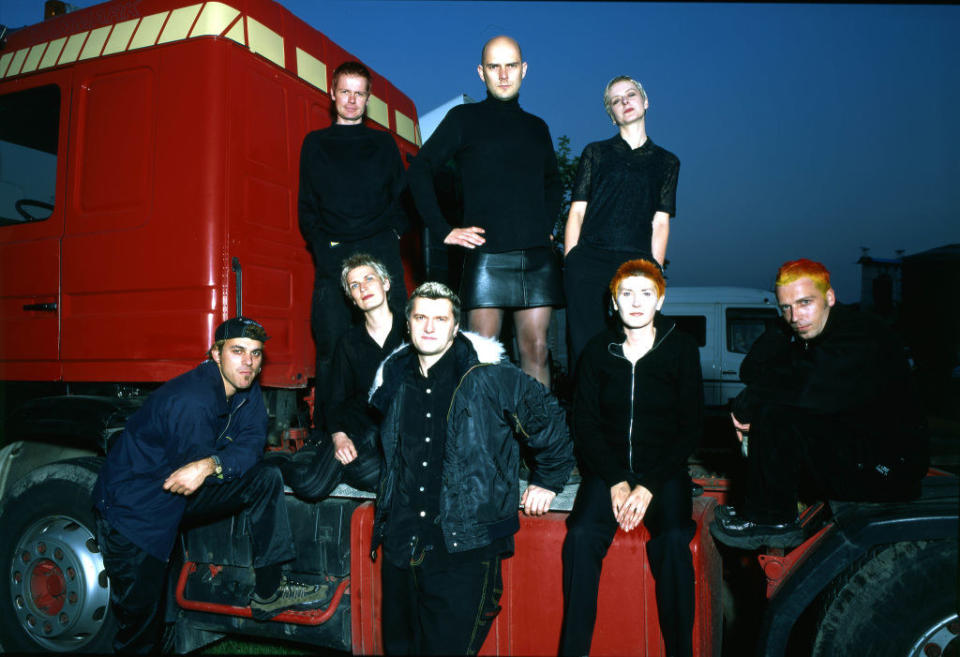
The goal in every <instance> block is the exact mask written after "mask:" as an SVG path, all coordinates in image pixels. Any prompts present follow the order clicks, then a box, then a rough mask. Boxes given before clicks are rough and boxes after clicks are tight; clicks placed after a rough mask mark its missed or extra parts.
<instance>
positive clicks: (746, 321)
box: [727, 308, 778, 354]
mask: <svg viewBox="0 0 960 657" xmlns="http://www.w3.org/2000/svg"><path fill="white" fill-rule="evenodd" d="M777 321H778V315H777V311H776V310H774V309H773V308H769V309H767V308H727V351H730V352H733V353H735V354H745V353H747V352H748V351H750V347H752V346H753V343H754V342H755V341H756V340H757V338H759V337H760V335H761V334H762V333H763V332H764V331H766V330H767V328H768V327H770V326H772V325H773V324H774V323H775V322H777Z"/></svg>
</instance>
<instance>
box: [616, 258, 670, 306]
mask: <svg viewBox="0 0 960 657" xmlns="http://www.w3.org/2000/svg"><path fill="white" fill-rule="evenodd" d="M631 276H643V277H644V278H649V279H650V280H651V281H653V284H654V285H655V286H656V288H657V296H658V297H662V296H663V291H664V290H666V289H667V282H666V281H665V280H663V274H662V273H661V272H660V267H658V266H657V265H656V264H654V263H652V262H650V261H649V260H644V259H642V258H638V259H636V260H627V261H626V262H625V263H623V264H622V265H620V267H619V269H617V273H616V274H614V275H613V278H611V279H610V294H611V295H612V296H613V298H614V299H616V298H617V292H618V291H619V290H620V284H621V283H623V279H625V278H630V277H631Z"/></svg>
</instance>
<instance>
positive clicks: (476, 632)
mask: <svg viewBox="0 0 960 657" xmlns="http://www.w3.org/2000/svg"><path fill="white" fill-rule="evenodd" d="M500 561H501V560H500V557H499V556H496V557H490V558H486V559H477V560H467V561H458V562H456V563H455V564H450V565H444V566H439V567H434V566H431V565H430V562H429V559H428V560H427V561H426V562H421V563H420V564H417V565H413V564H411V565H409V566H406V567H403V568H398V567H396V566H394V565H392V564H390V563H389V562H387V561H384V562H383V570H382V582H383V596H382V601H383V609H382V619H383V644H384V650H385V652H386V653H387V654H388V655H475V654H476V653H477V652H478V651H479V650H480V647H481V646H482V645H483V642H484V640H485V639H486V637H487V633H488V632H489V631H490V626H491V625H492V624H493V620H494V619H495V618H496V616H497V614H498V613H499V612H500V605H499V602H500V596H501V595H502V594H503V579H502V575H501V571H500Z"/></svg>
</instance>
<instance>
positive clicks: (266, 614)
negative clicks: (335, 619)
mask: <svg viewBox="0 0 960 657" xmlns="http://www.w3.org/2000/svg"><path fill="white" fill-rule="evenodd" d="M327 588H328V587H327V586H326V585H320V584H302V583H300V582H294V581H292V580H289V579H287V578H286V577H284V578H283V579H282V580H280V586H278V587H277V590H276V591H274V592H273V595H271V596H270V597H269V598H261V597H260V596H259V595H257V594H256V593H254V594H253V595H251V596H250V611H252V612H253V618H254V620H258V621H266V620H270V619H271V618H273V617H274V616H276V615H277V614H279V613H281V612H284V611H290V610H293V611H308V610H310V609H313V608H316V607H318V606H320V604H321V603H322V602H323V601H324V600H326V599H327V593H328V591H327Z"/></svg>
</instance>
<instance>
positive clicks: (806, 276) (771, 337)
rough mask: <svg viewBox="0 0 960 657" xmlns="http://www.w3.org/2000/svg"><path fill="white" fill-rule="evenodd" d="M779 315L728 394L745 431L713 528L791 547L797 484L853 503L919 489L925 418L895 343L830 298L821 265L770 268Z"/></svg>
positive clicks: (724, 538)
mask: <svg viewBox="0 0 960 657" xmlns="http://www.w3.org/2000/svg"><path fill="white" fill-rule="evenodd" d="M776 292H777V302H778V304H779V306H780V311H781V313H782V314H783V319H784V324H783V325H780V326H777V327H775V328H773V329H770V330H768V331H767V332H766V333H764V334H763V335H762V336H760V338H758V339H757V342H756V343H755V344H754V345H753V347H752V348H751V349H750V353H749V354H747V357H746V359H744V361H743V365H742V366H741V368H740V378H741V379H742V380H743V382H744V383H746V384H747V388H746V389H745V390H744V391H743V392H742V393H740V395H738V396H737V398H736V399H735V400H734V403H733V413H732V414H731V417H732V419H733V424H734V427H735V428H736V430H737V436H738V438H740V440H741V442H744V441H747V437H748V436H749V443H748V446H749V449H748V450H747V454H748V475H747V482H746V483H747V485H746V497H745V500H744V504H743V506H742V507H741V508H740V509H734V508H733V507H720V508H719V509H718V511H717V518H716V520H715V522H714V524H713V526H712V527H711V530H712V532H713V535H714V537H716V538H717V540H719V541H721V542H722V543H726V544H728V545H732V546H735V547H742V548H748V549H753V548H758V547H760V546H762V545H768V546H770V547H782V548H783V547H792V546H794V545H798V544H799V543H801V542H802V541H803V539H804V534H803V531H802V529H801V527H800V526H799V524H798V522H797V501H798V497H799V495H800V493H801V492H810V493H811V494H813V495H815V496H817V497H820V498H829V499H838V500H853V501H888V500H891V501H892V500H905V499H910V498H912V497H915V496H916V495H917V494H919V490H920V480H921V479H922V477H923V475H924V473H925V472H926V469H927V465H928V448H927V435H926V426H925V419H924V416H923V414H922V412H921V410H920V408H919V405H918V404H917V400H916V398H915V396H914V393H913V389H912V386H911V383H910V377H909V368H908V365H907V362H906V359H905V357H904V353H903V347H902V345H901V344H900V341H899V339H898V338H897V337H896V335H895V334H894V333H893V332H892V331H891V330H890V329H889V328H888V327H887V326H885V325H884V324H882V323H881V322H880V321H879V320H878V319H876V318H873V317H871V316H869V315H866V314H863V313H860V312H857V311H855V310H852V309H850V308H846V307H843V306H840V305H838V304H837V303H836V295H835V293H834V291H833V288H831V287H830V273H829V272H828V271H827V269H826V268H825V267H824V266H823V265H822V264H820V263H818V262H813V261H810V260H807V259H801V260H795V261H792V262H787V263H785V264H784V265H783V266H782V267H781V268H780V270H779V272H778V274H777V281H776Z"/></svg>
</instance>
